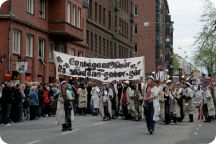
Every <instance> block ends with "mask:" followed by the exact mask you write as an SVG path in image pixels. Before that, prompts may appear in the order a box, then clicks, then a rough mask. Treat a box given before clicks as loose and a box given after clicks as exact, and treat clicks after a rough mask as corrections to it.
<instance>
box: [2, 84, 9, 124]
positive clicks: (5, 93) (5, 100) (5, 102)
mask: <svg viewBox="0 0 216 144" xmlns="http://www.w3.org/2000/svg"><path fill="white" fill-rule="evenodd" d="M1 99H2V100H1V101H2V122H3V123H4V124H5V125H8V126H9V125H10V124H9V118H10V113H11V104H12V95H11V83H10V82H6V83H5V87H4V88H3V89H2V98H1Z"/></svg>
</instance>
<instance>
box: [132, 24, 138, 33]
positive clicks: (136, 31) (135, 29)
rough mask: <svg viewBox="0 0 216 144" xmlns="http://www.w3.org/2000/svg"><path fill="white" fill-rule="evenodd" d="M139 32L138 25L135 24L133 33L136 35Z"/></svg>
mask: <svg viewBox="0 0 216 144" xmlns="http://www.w3.org/2000/svg"><path fill="white" fill-rule="evenodd" d="M137 33H138V28H137V25H136V24H135V25H133V34H134V35H136V34H137Z"/></svg>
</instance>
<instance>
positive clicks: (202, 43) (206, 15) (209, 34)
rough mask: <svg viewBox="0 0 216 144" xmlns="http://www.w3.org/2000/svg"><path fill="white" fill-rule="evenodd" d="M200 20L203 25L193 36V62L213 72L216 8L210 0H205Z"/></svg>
mask: <svg viewBox="0 0 216 144" xmlns="http://www.w3.org/2000/svg"><path fill="white" fill-rule="evenodd" d="M200 22H202V23H203V26H202V29H201V31H200V32H199V33H198V34H197V36H196V37H195V38H196V40H195V46H196V53H195V55H194V62H195V64H196V65H197V66H202V67H205V68H206V69H207V71H208V73H209V74H213V73H214V71H215V67H216V8H215V7H214V4H213V3H212V2H211V1H210V0H205V3H204V11H203V14H202V15H201V19H200Z"/></svg>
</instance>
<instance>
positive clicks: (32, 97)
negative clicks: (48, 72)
mask: <svg viewBox="0 0 216 144" xmlns="http://www.w3.org/2000/svg"><path fill="white" fill-rule="evenodd" d="M29 105H30V120H34V119H36V116H37V112H38V106H39V99H38V94H37V86H32V87H31V90H30V93H29Z"/></svg>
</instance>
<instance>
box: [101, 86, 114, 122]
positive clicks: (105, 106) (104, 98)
mask: <svg viewBox="0 0 216 144" xmlns="http://www.w3.org/2000/svg"><path fill="white" fill-rule="evenodd" d="M99 97H100V112H101V114H102V116H103V121H106V120H111V118H112V104H111V99H112V95H111V93H110V90H109V88H108V86H107V84H106V83H104V84H103V87H102V90H101V91H100V94H99Z"/></svg>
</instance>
